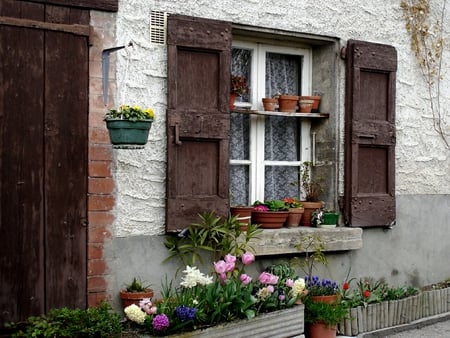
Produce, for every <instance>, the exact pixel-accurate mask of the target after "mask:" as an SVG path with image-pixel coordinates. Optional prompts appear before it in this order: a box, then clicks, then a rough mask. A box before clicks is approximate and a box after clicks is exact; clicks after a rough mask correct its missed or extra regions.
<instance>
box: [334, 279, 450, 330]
mask: <svg viewBox="0 0 450 338" xmlns="http://www.w3.org/2000/svg"><path fill="white" fill-rule="evenodd" d="M445 312H450V287H447V288H443V289H436V290H429V291H423V292H421V293H420V294H418V295H416V296H411V297H408V298H404V299H400V300H391V301H384V302H381V303H377V304H368V305H366V306H358V307H353V308H351V309H349V316H348V318H349V319H345V320H344V321H342V322H341V323H340V324H339V326H338V329H339V332H340V333H341V334H343V335H347V336H355V335H358V334H360V333H364V332H370V331H374V330H379V329H383V328H387V327H392V326H396V325H401V324H408V323H411V322H413V321H415V320H418V319H421V318H426V317H430V316H434V315H437V314H440V313H445Z"/></svg>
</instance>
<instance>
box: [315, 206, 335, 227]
mask: <svg viewBox="0 0 450 338" xmlns="http://www.w3.org/2000/svg"><path fill="white" fill-rule="evenodd" d="M331 215H337V216H339V213H338V212H337V211H335V210H328V209H323V208H322V209H319V210H316V211H313V213H312V214H311V224H312V225H313V226H320V225H321V224H327V222H326V220H327V218H331V217H330V216H331ZM330 224H331V223H330Z"/></svg>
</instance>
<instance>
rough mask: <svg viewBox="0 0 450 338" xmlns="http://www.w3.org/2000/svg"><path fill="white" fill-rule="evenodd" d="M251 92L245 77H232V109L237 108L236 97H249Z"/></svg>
mask: <svg viewBox="0 0 450 338" xmlns="http://www.w3.org/2000/svg"><path fill="white" fill-rule="evenodd" d="M249 91H250V88H249V86H248V83H247V79H246V78H245V77H244V76H239V75H231V87H230V109H234V108H235V106H234V102H235V101H236V97H238V96H242V95H248V93H249Z"/></svg>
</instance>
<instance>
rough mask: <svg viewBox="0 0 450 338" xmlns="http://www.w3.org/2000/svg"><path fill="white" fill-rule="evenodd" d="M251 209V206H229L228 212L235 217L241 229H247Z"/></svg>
mask: <svg viewBox="0 0 450 338" xmlns="http://www.w3.org/2000/svg"><path fill="white" fill-rule="evenodd" d="M252 210H253V207H230V214H231V216H236V217H237V219H238V221H239V224H240V225H241V230H242V231H246V230H247V227H248V225H249V224H250V222H251V220H252Z"/></svg>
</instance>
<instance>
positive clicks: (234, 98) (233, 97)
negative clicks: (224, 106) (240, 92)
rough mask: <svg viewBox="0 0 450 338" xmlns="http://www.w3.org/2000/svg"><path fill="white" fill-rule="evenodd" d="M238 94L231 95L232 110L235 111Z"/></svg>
mask: <svg viewBox="0 0 450 338" xmlns="http://www.w3.org/2000/svg"><path fill="white" fill-rule="evenodd" d="M236 97H237V95H236V94H230V110H232V109H234V108H235V106H234V102H236Z"/></svg>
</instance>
